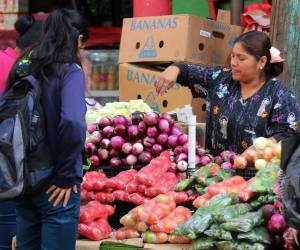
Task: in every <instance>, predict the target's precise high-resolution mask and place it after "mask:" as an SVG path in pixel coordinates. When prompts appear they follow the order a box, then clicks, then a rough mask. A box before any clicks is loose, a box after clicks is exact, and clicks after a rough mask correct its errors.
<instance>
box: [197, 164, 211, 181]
mask: <svg viewBox="0 0 300 250" xmlns="http://www.w3.org/2000/svg"><path fill="white" fill-rule="evenodd" d="M213 165H214V164H212V163H209V164H208V165H206V166H203V167H202V168H200V169H199V170H197V171H196V172H195V173H194V174H193V178H194V179H195V180H197V182H198V183H199V184H203V183H204V182H205V180H206V179H207V178H208V177H210V169H211V167H212V166H213ZM199 181H200V182H199Z"/></svg>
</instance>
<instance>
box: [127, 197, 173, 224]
mask: <svg viewBox="0 0 300 250" xmlns="http://www.w3.org/2000/svg"><path fill="white" fill-rule="evenodd" d="M175 208H176V203H175V201H174V197H173V196H172V195H165V194H160V195H158V196H156V197H155V198H153V199H152V200H150V201H148V202H146V203H144V204H143V205H140V206H138V207H136V208H134V209H132V210H131V211H130V212H129V213H130V214H132V216H133V218H134V219H135V220H136V221H144V222H146V223H147V224H149V225H153V224H156V223H158V221H159V220H160V219H161V218H163V217H165V216H167V215H168V214H169V213H171V212H172V211H173V210H174V209H175Z"/></svg>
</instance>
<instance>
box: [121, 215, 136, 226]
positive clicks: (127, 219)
mask: <svg viewBox="0 0 300 250" xmlns="http://www.w3.org/2000/svg"><path fill="white" fill-rule="evenodd" d="M120 222H121V224H122V225H124V226H125V227H128V228H134V227H135V225H136V220H135V219H134V218H133V216H132V215H131V214H126V215H124V216H123V217H122V218H121V219H120Z"/></svg>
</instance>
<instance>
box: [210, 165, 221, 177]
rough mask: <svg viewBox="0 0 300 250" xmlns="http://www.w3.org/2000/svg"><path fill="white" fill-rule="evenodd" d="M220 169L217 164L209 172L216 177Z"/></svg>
mask: <svg viewBox="0 0 300 250" xmlns="http://www.w3.org/2000/svg"><path fill="white" fill-rule="evenodd" d="M219 169H220V167H219V166H218V165H217V164H213V165H212V166H211V168H210V170H209V172H210V174H211V175H212V176H215V175H216V174H217V173H218V171H219Z"/></svg>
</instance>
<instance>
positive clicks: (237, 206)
mask: <svg viewBox="0 0 300 250" xmlns="http://www.w3.org/2000/svg"><path fill="white" fill-rule="evenodd" d="M139 111H140V110H139ZM88 134H89V135H88V138H87V142H86V145H85V152H86V155H87V156H88V157H89V161H90V162H91V165H92V168H91V169H94V170H96V171H89V172H87V173H86V175H85V177H84V181H83V183H82V192H81V198H82V200H84V201H90V202H89V203H88V205H87V208H84V207H83V208H82V211H81V223H80V226H79V234H80V235H81V236H84V237H87V238H89V239H91V240H95V239H99V238H105V237H109V235H110V234H111V231H112V229H111V228H110V227H109V225H108V226H107V224H108V223H106V222H107V216H109V215H106V213H105V212H103V211H102V210H101V208H100V207H101V206H105V205H103V203H104V204H105V203H113V202H114V201H121V202H130V203H133V204H135V205H137V207H135V208H133V209H132V210H130V211H129V210H128V211H129V212H128V213H127V214H125V215H124V216H123V217H122V218H121V219H120V222H121V224H122V225H123V227H121V228H119V229H118V230H116V231H115V232H114V234H113V235H114V237H115V238H116V239H117V240H124V239H130V238H137V237H142V238H143V241H144V242H146V243H152V244H164V243H172V244H190V243H192V244H193V249H195V250H197V249H221V250H222V249H224V250H226V249H238V250H243V249H267V248H270V249H288V250H293V249H297V247H298V240H299V238H300V234H299V232H298V231H297V230H294V229H292V228H288V227H287V225H286V223H285V221H284V217H283V216H282V214H281V202H280V195H279V192H278V171H279V166H280V157H281V145H280V143H276V142H274V141H273V140H272V139H267V138H262V137H260V138H257V139H255V140H254V142H253V146H251V147H250V148H248V149H247V150H245V152H244V153H242V154H241V155H236V154H235V153H234V152H231V151H228V150H225V151H223V152H222V153H221V154H220V155H219V156H212V155H210V154H209V152H207V151H206V150H205V149H204V148H203V147H201V146H200V145H196V148H195V151H196V159H195V160H196V161H195V163H196V164H195V165H196V169H195V171H193V172H189V176H187V170H188V136H187V135H186V134H183V133H182V132H181V131H180V129H179V128H178V127H177V126H176V123H175V122H174V120H173V119H172V117H171V116H170V115H169V114H167V113H164V114H158V113H154V112H152V113H142V112H135V113H133V114H131V113H128V114H123V113H119V112H117V113H115V114H113V115H105V116H101V117H100V118H99V119H98V120H97V122H96V123H92V124H90V125H89V126H88ZM107 165H110V166H111V167H112V168H114V169H118V168H120V167H121V166H122V167H123V166H128V168H130V167H131V168H132V166H141V168H140V169H139V170H137V169H133V168H132V169H128V170H125V171H121V170H120V171H119V172H118V174H117V175H116V176H114V177H111V178H108V177H107V176H106V175H105V174H104V173H103V172H101V171H100V172H99V170H101V166H107ZM253 167H255V169H256V171H255V172H256V174H255V176H254V174H253V175H252V176H251V177H253V176H254V177H253V178H250V179H249V180H248V179H245V178H246V177H245V178H243V177H242V176H238V175H237V173H239V172H238V170H245V169H247V168H253ZM120 169H121V168H120ZM236 171H237V172H236ZM187 201H190V202H193V205H194V207H195V208H196V209H197V210H196V211H195V212H194V213H193V214H192V213H191V211H190V210H189V209H188V208H187V207H184V204H185V202H187ZM93 202H98V207H99V211H102V212H95V207H93ZM101 203H102V204H101ZM176 203H177V204H178V203H179V204H178V205H177V207H176ZM99 204H101V206H99ZM181 204H183V206H182V205H181ZM108 206H109V205H108ZM102 208H103V207H102ZM99 214H102V215H101V216H102V217H101V216H100V215H99ZM101 220H106V222H104V221H101ZM100 222H101V223H102V224H103V226H102V228H99V227H100ZM100 232H101V233H100Z"/></svg>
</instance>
